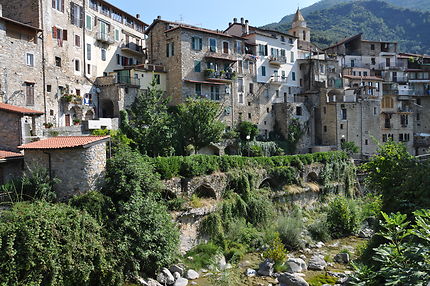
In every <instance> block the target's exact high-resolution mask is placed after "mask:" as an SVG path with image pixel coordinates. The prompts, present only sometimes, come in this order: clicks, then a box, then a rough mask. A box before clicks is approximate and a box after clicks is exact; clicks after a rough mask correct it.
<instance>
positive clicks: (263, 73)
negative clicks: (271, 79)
mask: <svg viewBox="0 0 430 286" xmlns="http://www.w3.org/2000/svg"><path fill="white" fill-rule="evenodd" d="M261 76H266V67H265V66H261Z"/></svg>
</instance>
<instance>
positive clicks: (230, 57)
mask: <svg viewBox="0 0 430 286" xmlns="http://www.w3.org/2000/svg"><path fill="white" fill-rule="evenodd" d="M205 57H206V58H210V59H217V60H223V61H229V62H236V61H237V57H235V56H233V55H230V54H222V53H217V52H207V53H206V54H205Z"/></svg>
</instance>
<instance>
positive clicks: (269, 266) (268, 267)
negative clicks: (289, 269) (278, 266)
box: [257, 259, 275, 276]
mask: <svg viewBox="0 0 430 286" xmlns="http://www.w3.org/2000/svg"><path fill="white" fill-rule="evenodd" d="M274 265H275V263H274V262H273V261H272V260H271V259H266V260H264V261H263V262H261V263H260V265H259V268H258V271H257V273H258V275H261V276H272V274H273V266H274Z"/></svg>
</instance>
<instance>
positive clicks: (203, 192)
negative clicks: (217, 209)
mask: <svg viewBox="0 0 430 286" xmlns="http://www.w3.org/2000/svg"><path fill="white" fill-rule="evenodd" d="M193 194H195V195H196V196H198V197H199V198H208V199H215V200H216V199H217V194H216V191H215V190H214V188H212V187H211V186H209V185H208V184H202V185H200V186H199V187H197V188H196V189H195V190H194V192H193Z"/></svg>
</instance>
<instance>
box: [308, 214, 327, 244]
mask: <svg viewBox="0 0 430 286" xmlns="http://www.w3.org/2000/svg"><path fill="white" fill-rule="evenodd" d="M307 228H308V231H309V233H310V235H311V237H312V239H313V240H315V241H322V242H326V241H329V240H330V239H331V235H330V231H329V228H328V225H327V220H326V218H322V219H318V220H316V221H315V222H314V223H312V224H311V225H309V226H308V227H307Z"/></svg>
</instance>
